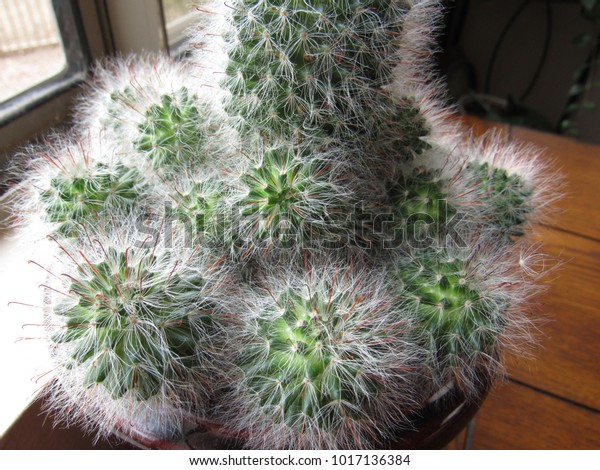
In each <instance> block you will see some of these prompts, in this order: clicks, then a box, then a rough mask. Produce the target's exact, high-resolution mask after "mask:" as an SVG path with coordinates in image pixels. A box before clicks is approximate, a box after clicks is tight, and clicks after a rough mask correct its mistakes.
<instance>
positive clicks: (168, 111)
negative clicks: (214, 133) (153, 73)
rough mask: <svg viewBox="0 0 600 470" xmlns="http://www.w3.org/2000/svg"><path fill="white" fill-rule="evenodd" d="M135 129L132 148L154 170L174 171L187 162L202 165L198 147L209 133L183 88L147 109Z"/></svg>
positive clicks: (201, 151)
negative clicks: (134, 139) (135, 149)
mask: <svg viewBox="0 0 600 470" xmlns="http://www.w3.org/2000/svg"><path fill="white" fill-rule="evenodd" d="M138 129H139V134H140V135H139V137H138V139H137V140H136V141H135V142H134V144H135V145H136V147H137V149H138V150H139V151H141V152H142V153H144V154H145V155H146V157H147V158H148V159H149V160H150V161H151V162H152V166H153V167H154V168H155V169H164V168H175V169H177V168H178V167H180V166H181V165H182V164H189V163H190V162H193V163H196V164H197V163H202V162H203V161H204V159H205V157H206V156H205V154H204V152H203V150H202V147H203V145H204V144H205V143H206V141H207V139H208V134H209V129H208V128H207V126H206V119H204V118H203V116H202V113H201V112H200V110H199V108H198V105H197V103H196V97H194V96H190V94H189V91H188V90H187V88H181V89H180V90H178V91H177V92H176V93H174V94H173V95H163V96H161V99H160V104H155V105H152V106H150V108H148V110H147V111H146V116H145V120H144V122H142V123H141V124H140V125H139V126H138Z"/></svg>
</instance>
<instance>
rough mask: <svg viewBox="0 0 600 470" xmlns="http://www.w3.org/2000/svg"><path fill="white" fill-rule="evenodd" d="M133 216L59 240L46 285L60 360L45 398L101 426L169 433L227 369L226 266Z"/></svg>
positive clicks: (199, 411) (196, 409) (104, 430)
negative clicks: (141, 225)
mask: <svg viewBox="0 0 600 470" xmlns="http://www.w3.org/2000/svg"><path fill="white" fill-rule="evenodd" d="M122 222H123V221H122ZM135 224H136V221H130V222H128V223H127V224H126V225H124V226H120V227H119V228H118V229H116V228H115V229H109V230H108V231H105V230H103V229H98V228H94V227H90V228H89V229H88V230H87V231H86V236H85V237H82V238H80V239H75V240H74V239H71V240H68V241H63V242H57V243H59V248H60V251H61V256H59V257H58V258H57V259H56V261H55V264H54V265H53V266H51V267H50V268H49V271H50V272H52V273H54V274H53V275H51V277H50V279H49V283H48V284H47V292H48V294H49V295H48V298H49V305H48V320H47V326H48V330H49V336H50V338H51V340H52V346H51V351H52V353H53V356H54V359H55V362H56V366H57V367H56V377H55V382H54V385H53V386H52V389H51V399H50V401H49V405H48V406H49V407H50V408H52V409H55V410H56V411H58V412H59V415H63V416H64V419H67V420H69V421H71V420H72V421H75V422H80V423H81V424H82V425H83V426H84V427H89V428H90V429H91V430H93V431H96V432H97V433H98V434H99V435H108V434H110V433H111V432H112V431H114V430H121V431H124V432H126V433H132V434H135V433H142V434H144V433H150V434H156V435H160V436H164V437H170V436H172V435H176V434H177V433H178V432H180V431H181V429H182V426H183V419H184V416H185V415H186V414H190V413H194V414H196V415H197V416H202V415H203V414H204V413H205V412H206V411H207V407H208V403H209V400H210V399H211V393H212V387H213V385H214V384H215V382H216V381H217V379H216V378H217V377H218V376H219V375H220V373H221V372H220V371H222V370H226V369H227V368H228V367H227V366H225V365H224V362H226V359H225V350H224V348H223V341H224V337H225V334H224V333H223V328H224V325H223V324H222V322H223V318H224V317H223V313H222V312H223V304H224V302H223V301H221V300H219V299H220V298H221V295H222V293H221V294H220V293H219V291H220V290H221V289H226V288H227V282H228V275H227V273H226V271H225V269H224V268H223V266H222V263H221V262H220V260H215V259H214V258H213V257H212V256H211V255H209V254H208V253H207V252H205V251H204V250H201V249H199V248H196V249H191V248H185V247H183V246H182V245H181V241H180V240H175V242H174V244H173V246H167V245H166V243H165V242H166V240H167V238H166V237H165V236H164V234H162V233H154V234H151V233H148V232H149V230H148V227H145V228H144V229H139V228H138V227H137V226H136V225H135ZM121 230H122V231H121ZM223 298H226V296H225V297H223Z"/></svg>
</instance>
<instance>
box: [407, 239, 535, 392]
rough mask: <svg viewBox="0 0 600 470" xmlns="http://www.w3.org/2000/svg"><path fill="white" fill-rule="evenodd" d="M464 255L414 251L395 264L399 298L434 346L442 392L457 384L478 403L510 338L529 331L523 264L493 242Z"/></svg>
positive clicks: (454, 251)
mask: <svg viewBox="0 0 600 470" xmlns="http://www.w3.org/2000/svg"><path fill="white" fill-rule="evenodd" d="M480 243H481V244H478V243H476V244H474V245H472V246H469V247H468V248H465V249H457V248H452V249H443V248H438V247H430V248H429V249H414V250H411V251H410V252H409V253H408V254H407V255H405V256H399V257H398V261H397V278H398V282H399V284H400V286H401V293H400V295H401V297H402V299H403V301H404V302H405V304H406V306H407V308H409V309H410V310H411V311H412V312H413V313H414V314H415V316H416V318H417V322H418V324H419V327H418V328H419V329H421V330H422V331H423V332H424V333H425V335H426V337H427V338H428V343H429V347H428V349H429V354H430V357H429V364H430V367H431V374H432V376H433V378H434V381H435V382H436V383H438V384H439V385H440V386H441V385H444V384H446V383H448V382H453V383H454V384H455V385H456V386H457V387H458V388H459V389H460V390H461V391H462V392H463V393H464V394H465V395H467V396H478V395H479V394H480V393H481V392H482V390H483V389H484V388H485V387H487V386H489V383H490V382H491V381H493V380H494V379H495V378H496V377H497V376H498V375H500V374H501V373H502V366H501V359H502V354H503V352H504V351H505V350H506V349H507V348H509V347H510V346H511V340H510V338H516V337H517V336H519V335H522V334H523V332H524V331H525V329H526V327H527V326H528V322H527V321H525V320H524V319H523V317H522V315H521V314H520V312H519V305H520V303H521V302H522V299H523V292H524V291H523V282H522V279H520V276H518V274H517V271H518V269H516V268H518V267H517V262H516V260H512V258H511V257H510V256H506V255H507V254H506V253H503V252H501V251H498V250H497V247H496V246H495V245H491V244H490V243H489V241H487V242H486V241H481V242H480Z"/></svg>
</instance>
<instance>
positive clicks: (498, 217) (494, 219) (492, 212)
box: [469, 162, 533, 237]
mask: <svg viewBox="0 0 600 470" xmlns="http://www.w3.org/2000/svg"><path fill="white" fill-rule="evenodd" d="M469 169H470V170H471V171H472V172H473V174H474V177H475V181H476V182H477V183H479V186H480V189H481V191H482V193H483V197H484V198H485V199H486V200H487V202H488V208H487V211H486V212H487V214H486V215H488V217H489V219H490V224H491V225H493V226H494V227H495V228H497V229H498V230H501V231H502V232H503V234H504V236H505V237H511V236H522V235H524V234H525V232H524V231H523V225H524V224H525V223H526V222H527V214H529V213H531V212H533V207H532V205H531V198H532V196H533V190H532V189H531V188H530V187H528V186H527V185H526V184H525V183H524V181H523V180H522V178H520V177H519V175H516V174H509V172H508V171H507V170H506V169H504V168H494V167H491V166H490V165H489V164H488V163H487V162H484V163H472V164H471V165H470V166H469Z"/></svg>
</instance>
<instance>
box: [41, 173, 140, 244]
mask: <svg viewBox="0 0 600 470" xmlns="http://www.w3.org/2000/svg"><path fill="white" fill-rule="evenodd" d="M82 163H83V162H82ZM63 169H64V170H65V171H61V172H59V173H58V174H56V176H54V177H53V178H52V179H51V180H50V182H49V187H48V188H46V189H44V190H42V191H41V192H40V194H39V199H40V203H41V206H42V208H43V211H44V214H45V219H46V220H47V221H48V222H50V223H52V224H58V227H57V229H56V232H57V233H59V234H61V235H66V236H70V235H73V234H76V233H77V231H78V230H79V225H80V224H87V223H89V224H97V223H100V221H103V223H108V221H109V215H111V214H112V215H114V214H122V215H124V216H127V215H128V214H131V213H132V212H133V211H134V209H135V207H136V206H137V204H138V202H139V199H140V197H141V196H142V194H146V192H147V190H148V186H147V182H146V181H145V180H144V178H143V177H142V175H140V173H139V172H137V171H136V170H135V169H130V168H127V167H126V166H124V165H122V164H120V163H117V164H105V163H99V162H96V163H92V164H90V165H89V166H87V168H85V169H78V170H76V171H71V170H72V169H67V168H64V167H63Z"/></svg>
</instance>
